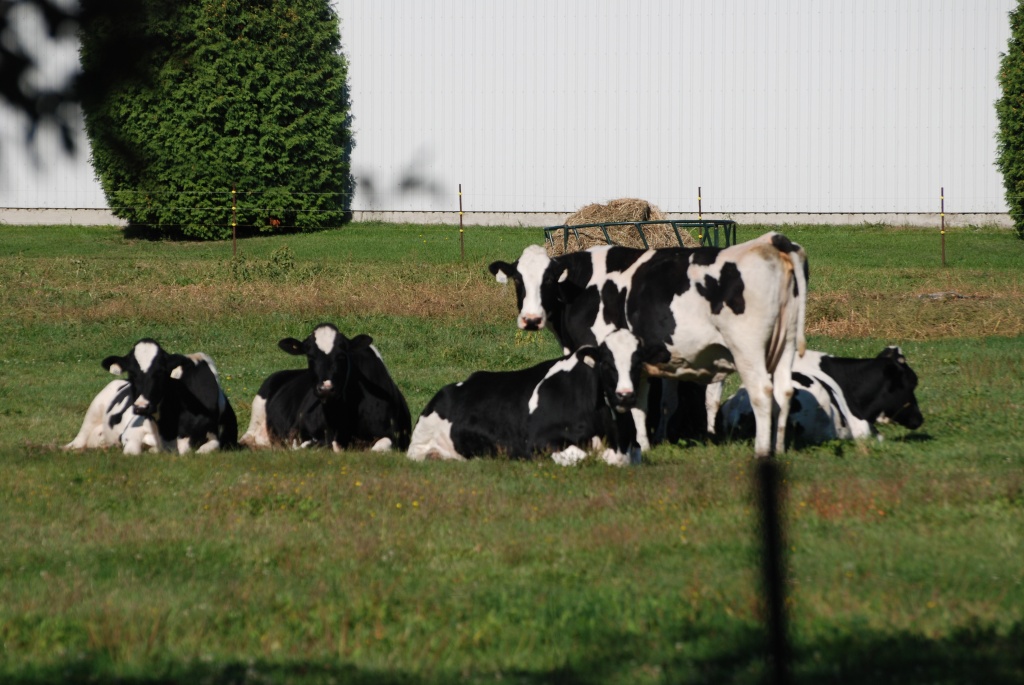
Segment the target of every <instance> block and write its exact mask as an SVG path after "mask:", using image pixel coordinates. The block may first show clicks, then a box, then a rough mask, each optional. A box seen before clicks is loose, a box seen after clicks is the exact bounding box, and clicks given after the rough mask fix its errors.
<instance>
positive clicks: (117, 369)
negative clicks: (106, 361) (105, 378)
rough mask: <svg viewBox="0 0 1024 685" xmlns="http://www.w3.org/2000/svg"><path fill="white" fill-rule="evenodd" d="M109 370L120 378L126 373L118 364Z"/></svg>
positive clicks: (111, 366)
mask: <svg viewBox="0 0 1024 685" xmlns="http://www.w3.org/2000/svg"><path fill="white" fill-rule="evenodd" d="M109 370H110V373H112V374H114V375H115V376H120V375H121V374H122V373H124V369H122V368H121V365H120V364H117V363H114V364H111V365H110V369H109Z"/></svg>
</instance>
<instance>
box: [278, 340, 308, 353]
mask: <svg viewBox="0 0 1024 685" xmlns="http://www.w3.org/2000/svg"><path fill="white" fill-rule="evenodd" d="M277 346H278V347H280V348H281V349H282V350H284V351H285V352H287V353H288V354H294V355H303V354H306V346H305V345H304V344H303V343H302V341H301V340H296V339H295V338H285V339H284V340H282V341H280V342H279V343H277Z"/></svg>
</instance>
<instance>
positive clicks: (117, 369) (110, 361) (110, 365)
mask: <svg viewBox="0 0 1024 685" xmlns="http://www.w3.org/2000/svg"><path fill="white" fill-rule="evenodd" d="M100 365H101V366H102V367H103V368H104V369H106V370H107V371H109V372H110V373H112V374H114V375H115V376H120V375H121V374H122V373H124V369H122V368H121V363H120V362H119V360H118V358H117V357H107V358H106V359H104V360H103V361H102V362H100Z"/></svg>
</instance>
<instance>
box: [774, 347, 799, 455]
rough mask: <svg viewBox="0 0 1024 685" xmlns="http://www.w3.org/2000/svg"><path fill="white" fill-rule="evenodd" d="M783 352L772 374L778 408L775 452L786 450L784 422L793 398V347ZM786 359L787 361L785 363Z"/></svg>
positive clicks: (785, 422) (787, 418) (786, 421)
mask: <svg viewBox="0 0 1024 685" xmlns="http://www.w3.org/2000/svg"><path fill="white" fill-rule="evenodd" d="M787 347H788V348H789V349H787V350H785V351H784V352H783V356H782V360H780V361H779V364H778V366H777V367H776V368H775V373H774V374H773V375H772V386H773V387H772V390H773V393H774V396H775V404H776V405H777V406H778V408H779V412H778V416H777V417H776V421H777V423H776V425H775V453H776V454H782V453H783V452H785V451H786V424H787V423H788V422H789V408H790V405H791V404H792V400H793V354H794V353H795V348H794V347H792V346H787ZM787 360H788V363H787Z"/></svg>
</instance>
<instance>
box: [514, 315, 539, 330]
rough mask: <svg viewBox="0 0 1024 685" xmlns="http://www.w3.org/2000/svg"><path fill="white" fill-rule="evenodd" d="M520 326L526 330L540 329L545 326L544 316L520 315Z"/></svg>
mask: <svg viewBox="0 0 1024 685" xmlns="http://www.w3.org/2000/svg"><path fill="white" fill-rule="evenodd" d="M519 327H520V328H522V329H523V330H524V331H539V330H540V329H542V328H544V317H543V316H526V315H523V316H520V317H519Z"/></svg>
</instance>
